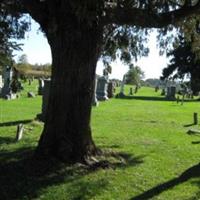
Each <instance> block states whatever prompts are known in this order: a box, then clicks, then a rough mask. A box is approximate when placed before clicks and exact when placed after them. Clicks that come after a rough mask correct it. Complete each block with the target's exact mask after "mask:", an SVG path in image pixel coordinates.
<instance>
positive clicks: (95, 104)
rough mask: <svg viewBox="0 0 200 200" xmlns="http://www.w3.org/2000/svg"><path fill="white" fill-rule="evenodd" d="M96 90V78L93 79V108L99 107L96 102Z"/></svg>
mask: <svg viewBox="0 0 200 200" xmlns="http://www.w3.org/2000/svg"><path fill="white" fill-rule="evenodd" d="M96 90H97V77H95V79H94V91H93V98H92V105H93V106H98V105H99V102H98V100H97V95H96Z"/></svg>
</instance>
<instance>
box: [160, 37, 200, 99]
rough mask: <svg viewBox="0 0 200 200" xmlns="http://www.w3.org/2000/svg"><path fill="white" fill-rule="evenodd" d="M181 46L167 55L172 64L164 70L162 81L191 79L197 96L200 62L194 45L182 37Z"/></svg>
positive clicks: (199, 87)
mask: <svg viewBox="0 0 200 200" xmlns="http://www.w3.org/2000/svg"><path fill="white" fill-rule="evenodd" d="M179 41H180V42H179V46H178V47H176V48H175V49H174V50H171V51H170V52H169V53H168V54H167V55H168V56H170V57H171V59H170V64H169V65H168V66H167V67H166V68H164V69H163V72H162V77H161V79H166V78H169V77H171V78H172V79H177V78H179V79H184V78H185V77H186V76H187V78H189V79H190V87H191V89H192V91H193V93H194V94H195V95H197V94H198V92H199V91H200V60H199V59H198V57H197V55H196V54H195V52H194V51H193V49H192V43H191V42H188V41H186V40H185V38H184V37H181V36H180V40H179Z"/></svg>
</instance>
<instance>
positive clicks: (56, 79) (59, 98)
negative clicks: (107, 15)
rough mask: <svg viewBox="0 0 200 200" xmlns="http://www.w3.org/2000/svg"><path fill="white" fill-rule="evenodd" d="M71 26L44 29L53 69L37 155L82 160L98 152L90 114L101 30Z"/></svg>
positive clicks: (68, 160)
mask: <svg viewBox="0 0 200 200" xmlns="http://www.w3.org/2000/svg"><path fill="white" fill-rule="evenodd" d="M72 23H73V22H72ZM71 25H72V26H71V28H70V29H71V31H69V29H67V28H65V27H64V26H63V25H62V26H61V27H60V28H59V27H57V28H56V31H55V30H54V32H53V33H52V32H47V38H48V41H49V44H50V46H51V51H52V60H53V63H52V65H53V69H52V80H51V87H50V97H49V104H48V110H47V116H46V121H45V125H44V129H43V132H42V135H41V138H40V141H39V144H38V147H37V149H36V156H39V157H49V156H54V157H56V158H58V159H60V160H62V161H65V162H84V161H85V160H86V159H87V158H88V157H90V156H91V155H94V154H96V153H97V149H96V146H95V144H94V142H93V139H92V134H91V127H90V116H91V104H92V98H93V87H94V85H93V83H94V79H95V71H96V63H97V60H98V57H99V52H100V46H101V35H102V32H101V31H102V30H101V29H98V28H97V27H96V28H94V27H92V25H91V27H90V26H89V25H88V26H87V25H85V24H84V23H83V24H79V26H77V25H74V23H73V24H71ZM74 27H75V28H74ZM72 28H73V30H72Z"/></svg>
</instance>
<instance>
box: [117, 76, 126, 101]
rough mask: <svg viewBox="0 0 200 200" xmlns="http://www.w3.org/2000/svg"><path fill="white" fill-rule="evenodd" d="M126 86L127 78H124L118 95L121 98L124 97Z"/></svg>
mask: <svg viewBox="0 0 200 200" xmlns="http://www.w3.org/2000/svg"><path fill="white" fill-rule="evenodd" d="M124 86H125V76H124V77H123V80H122V82H121V86H120V92H119V94H118V96H119V97H124V96H125V94H124Z"/></svg>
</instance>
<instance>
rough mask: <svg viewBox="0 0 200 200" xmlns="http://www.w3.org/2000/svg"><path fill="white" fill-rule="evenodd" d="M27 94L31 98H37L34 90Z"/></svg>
mask: <svg viewBox="0 0 200 200" xmlns="http://www.w3.org/2000/svg"><path fill="white" fill-rule="evenodd" d="M27 96H28V97H29V98H35V94H34V93H33V92H28V93H27Z"/></svg>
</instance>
